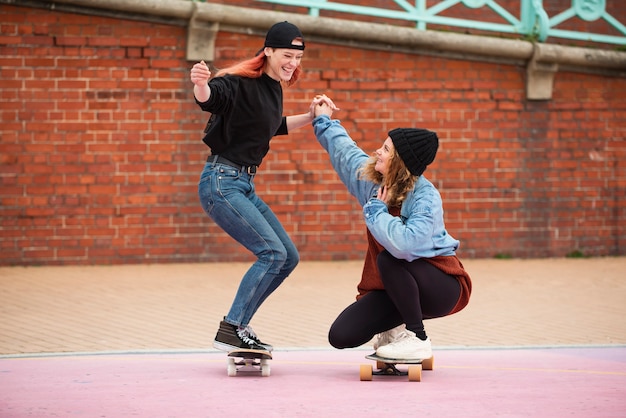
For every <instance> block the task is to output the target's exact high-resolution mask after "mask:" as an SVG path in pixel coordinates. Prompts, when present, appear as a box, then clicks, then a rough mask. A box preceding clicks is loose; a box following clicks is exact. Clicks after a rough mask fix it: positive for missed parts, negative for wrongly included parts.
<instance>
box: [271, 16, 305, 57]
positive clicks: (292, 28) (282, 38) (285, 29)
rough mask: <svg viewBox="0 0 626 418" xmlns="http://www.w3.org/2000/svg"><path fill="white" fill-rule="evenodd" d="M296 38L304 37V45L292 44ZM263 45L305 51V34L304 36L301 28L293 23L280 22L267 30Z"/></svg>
mask: <svg viewBox="0 0 626 418" xmlns="http://www.w3.org/2000/svg"><path fill="white" fill-rule="evenodd" d="M296 38H300V39H302V45H294V44H292V42H293V40H294V39H296ZM263 47H264V48H265V47H270V48H287V49H299V50H300V51H304V36H302V32H300V29H298V27H297V26H296V25H294V24H293V23H289V22H287V21H284V22H279V23H276V24H275V25H274V26H272V27H271V28H270V30H269V31H267V35H265V44H264V45H263Z"/></svg>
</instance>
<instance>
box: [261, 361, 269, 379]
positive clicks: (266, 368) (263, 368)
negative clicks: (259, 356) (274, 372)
mask: <svg viewBox="0 0 626 418" xmlns="http://www.w3.org/2000/svg"><path fill="white" fill-rule="evenodd" d="M269 375H270V365H269V364H268V363H265V364H263V363H261V376H263V377H268V376H269Z"/></svg>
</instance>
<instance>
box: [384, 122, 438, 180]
mask: <svg viewBox="0 0 626 418" xmlns="http://www.w3.org/2000/svg"><path fill="white" fill-rule="evenodd" d="M389 137H390V138H391V141H392V142H393V146H394V147H396V150H397V151H398V154H400V158H402V161H404V165H406V167H407V168H408V169H409V171H410V172H411V174H413V175H414V176H421V175H422V173H423V172H424V170H426V166H427V165H428V164H430V163H432V162H433V161H434V160H435V155H437V148H439V138H437V134H436V133H434V132H432V131H429V130H427V129H414V128H396V129H393V130H391V131H389Z"/></svg>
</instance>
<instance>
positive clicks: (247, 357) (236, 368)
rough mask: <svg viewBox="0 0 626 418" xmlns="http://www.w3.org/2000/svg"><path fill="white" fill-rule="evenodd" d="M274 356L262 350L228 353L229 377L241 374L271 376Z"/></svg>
mask: <svg viewBox="0 0 626 418" xmlns="http://www.w3.org/2000/svg"><path fill="white" fill-rule="evenodd" d="M271 359H272V354H271V353H270V352H269V351H261V350H233V351H229V352H228V369H227V370H228V375H229V376H236V375H237V374H239V373H259V372H260V373H261V376H263V377H267V376H269V375H270V363H269V361H270V360H271Z"/></svg>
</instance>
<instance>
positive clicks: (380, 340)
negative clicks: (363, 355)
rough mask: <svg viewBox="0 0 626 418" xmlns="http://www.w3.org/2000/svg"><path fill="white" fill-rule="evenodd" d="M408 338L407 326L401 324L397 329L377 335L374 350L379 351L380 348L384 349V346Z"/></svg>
mask: <svg viewBox="0 0 626 418" xmlns="http://www.w3.org/2000/svg"><path fill="white" fill-rule="evenodd" d="M407 337H408V335H407V333H406V326H405V325H404V324H400V325H398V326H397V327H395V328H391V329H388V330H387V331H385V332H381V333H380V334H376V340H374V350H378V347H382V346H383V345H387V344H390V343H392V342H394V341H397V340H401V339H402V338H407Z"/></svg>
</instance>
